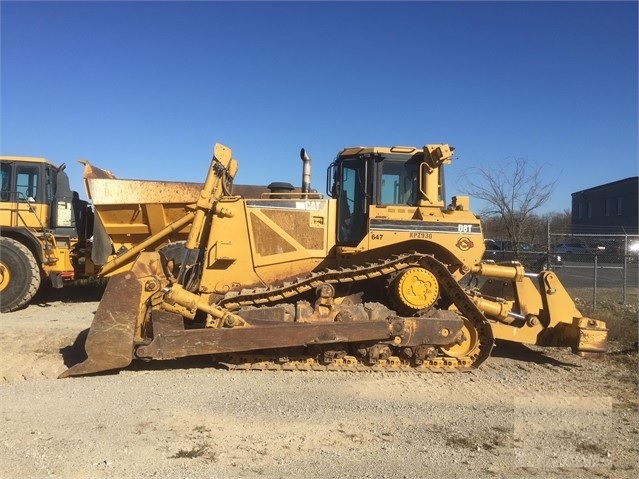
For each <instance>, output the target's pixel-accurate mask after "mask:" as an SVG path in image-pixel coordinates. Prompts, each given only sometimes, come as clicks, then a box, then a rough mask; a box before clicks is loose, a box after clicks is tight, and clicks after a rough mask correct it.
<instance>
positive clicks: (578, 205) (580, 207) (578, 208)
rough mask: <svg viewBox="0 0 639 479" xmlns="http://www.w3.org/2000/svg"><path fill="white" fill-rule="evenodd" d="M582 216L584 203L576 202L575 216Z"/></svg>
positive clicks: (580, 217)
mask: <svg viewBox="0 0 639 479" xmlns="http://www.w3.org/2000/svg"><path fill="white" fill-rule="evenodd" d="M583 217H584V204H583V203H577V218H579V219H582V218H583Z"/></svg>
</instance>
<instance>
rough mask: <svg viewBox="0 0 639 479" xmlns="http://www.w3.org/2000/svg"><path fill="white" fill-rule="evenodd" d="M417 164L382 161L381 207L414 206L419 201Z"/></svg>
mask: <svg viewBox="0 0 639 479" xmlns="http://www.w3.org/2000/svg"><path fill="white" fill-rule="evenodd" d="M418 178H419V169H418V164H417V163H407V162H406V161H393V160H388V159H386V160H384V164H383V166H382V180H381V181H382V184H381V188H380V191H381V195H380V203H381V204H382V205H416V204H417V202H418V200H419V180H418Z"/></svg>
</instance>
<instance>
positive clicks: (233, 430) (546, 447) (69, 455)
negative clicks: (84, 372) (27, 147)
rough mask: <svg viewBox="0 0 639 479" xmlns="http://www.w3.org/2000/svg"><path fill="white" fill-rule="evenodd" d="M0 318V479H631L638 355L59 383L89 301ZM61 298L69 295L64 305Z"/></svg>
mask: <svg viewBox="0 0 639 479" xmlns="http://www.w3.org/2000/svg"><path fill="white" fill-rule="evenodd" d="M85 293H87V295H86V296H84V297H83V300H82V301H79V300H78V297H79V296H81V294H79V295H78V294H75V295H72V298H71V299H69V298H66V299H65V298H62V299H58V298H56V297H55V295H54V296H50V297H48V298H43V299H42V300H41V301H39V302H38V303H37V304H34V305H32V306H29V307H28V308H26V309H24V310H22V311H18V312H16V313H11V314H3V315H2V316H0V326H1V329H0V347H1V348H2V351H3V354H2V358H3V361H2V362H1V364H0V404H2V409H1V412H2V416H1V417H0V421H2V424H3V427H2V429H1V430H0V458H1V460H0V477H29V478H40V477H43V478H44V477H65V478H67V477H68V478H85V477H86V478H107V477H108V478H111V477H119V478H124V479H127V478H146V477H149V478H150V477H173V478H178V479H179V478H199V477H249V478H252V477H256V478H257V477H260V478H263V477H282V478H289V477H331V476H332V477H352V478H366V477H370V478H373V477H375V478H384V477H387V478H414V477H438V478H440V477H441V478H448V477H450V478H453V477H454V478H470V477H473V478H481V477H487V478H511V477H538V478H548V477H559V478H568V477H571V478H572V477H574V478H590V477H592V478H608V477H611V478H634V477H637V475H639V468H638V460H639V447H638V446H637V444H639V426H638V424H639V413H638V400H637V353H636V349H633V344H632V343H631V342H628V341H626V342H623V341H615V342H613V343H612V344H611V348H610V353H609V354H608V355H606V357H605V358H603V359H601V360H587V359H583V358H580V357H578V356H574V355H572V354H571V353H570V352H569V350H567V349H564V348H562V349H542V348H538V347H527V346H523V345H517V344H509V343H498V344H497V346H496V347H495V349H494V354H493V357H492V358H490V359H489V360H488V361H487V362H486V363H484V365H482V367H480V368H479V369H478V370H477V371H474V372H471V373H453V374H434V373H388V372H385V373H368V372H366V373H347V372H285V371H264V372H258V371H225V370H221V369H217V368H215V367H212V364H211V362H210V361H209V360H207V359H206V358H204V359H203V358H196V359H189V360H183V361H171V362H153V363H134V364H133V365H132V366H131V367H130V368H128V369H126V370H124V371H120V372H119V373H115V374H104V375H100V376H95V377H84V378H69V379H61V380H59V379H56V378H57V376H58V374H60V373H61V372H62V371H64V370H65V369H66V368H67V367H68V366H70V365H71V364H74V363H76V362H78V361H80V360H82V357H83V348H82V345H83V342H84V339H85V336H86V332H87V330H88V328H89V327H90V324H91V320H92V317H93V313H94V312H95V310H96V308H97V305H98V303H97V300H98V299H99V297H98V298H96V297H93V296H91V294H92V293H93V292H91V291H85ZM66 294H71V292H68V293H66Z"/></svg>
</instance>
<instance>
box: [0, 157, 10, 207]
mask: <svg viewBox="0 0 639 479" xmlns="http://www.w3.org/2000/svg"><path fill="white" fill-rule="evenodd" d="M0 178H1V180H2V184H1V187H2V188H1V189H0V201H10V198H9V193H10V192H11V164H9V163H2V165H1V166H0Z"/></svg>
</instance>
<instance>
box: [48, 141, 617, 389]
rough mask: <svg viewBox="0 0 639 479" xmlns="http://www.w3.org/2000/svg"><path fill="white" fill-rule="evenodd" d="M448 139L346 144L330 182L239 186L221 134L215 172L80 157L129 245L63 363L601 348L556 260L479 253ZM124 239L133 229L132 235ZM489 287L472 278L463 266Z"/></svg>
mask: <svg viewBox="0 0 639 479" xmlns="http://www.w3.org/2000/svg"><path fill="white" fill-rule="evenodd" d="M453 150H454V148H453V147H451V146H449V145H446V144H435V145H426V146H424V147H423V148H415V147H404V146H396V147H391V148H380V147H356V148H346V149H343V150H342V151H340V152H339V154H338V155H337V157H336V159H335V161H334V162H333V163H332V164H331V165H330V167H329V168H328V172H327V184H326V195H324V194H320V193H317V192H316V191H315V190H312V189H311V187H310V166H311V159H310V157H309V156H308V154H307V153H306V152H305V151H304V150H302V151H301V154H300V156H301V158H302V160H303V169H302V187H301V188H293V187H292V186H291V187H286V185H282V184H273V185H271V186H273V187H272V188H271V190H267V191H262V192H259V189H255V188H252V189H251V188H247V187H240V186H239V185H237V186H235V187H234V186H233V180H234V178H235V175H236V173H237V170H238V163H237V161H236V160H235V159H234V158H233V156H232V152H231V150H230V149H229V148H227V147H225V146H223V145H220V144H217V145H215V148H214V154H213V159H212V161H211V165H210V168H209V170H208V175H207V177H206V181H205V183H204V184H203V185H195V184H188V183H168V182H152V181H136V180H116V179H115V178H112V177H108V175H103V174H100V171H101V170H99V169H98V168H95V167H92V166H91V165H89V164H87V165H86V171H87V173H85V179H86V184H87V189H88V192H89V196H90V197H91V199H92V201H93V205H94V208H95V210H96V214H97V215H98V217H99V219H100V224H101V225H103V227H104V230H105V231H106V233H107V235H108V236H109V237H110V238H111V239H112V240H113V241H115V242H117V243H118V244H121V245H122V246H121V248H120V250H121V251H119V254H118V255H117V256H115V257H113V258H112V259H111V260H109V261H108V262H107V263H106V264H105V265H104V267H103V269H102V273H103V274H107V275H111V279H110V281H109V284H108V286H107V288H106V291H105V294H104V296H103V299H102V301H101V302H100V305H99V307H98V309H97V312H96V314H95V318H94V320H93V324H92V326H91V329H90V331H89V334H88V337H87V340H86V345H85V348H86V352H87V359H86V360H85V361H84V362H82V363H79V364H76V365H74V366H72V367H71V368H69V369H68V370H67V371H65V372H64V373H63V374H62V375H61V377H67V376H78V375H85V374H91V373H96V372H101V371H107V370H114V369H119V368H124V367H126V366H128V365H129V364H130V363H131V362H132V361H133V360H134V359H143V360H154V359H173V358H181V357H187V356H193V355H211V356H212V357H213V358H214V360H215V361H217V362H219V363H222V364H224V365H226V366H227V367H229V368H263V369H271V368H280V369H347V370H360V369H369V368H372V369H383V370H398V369H399V370H401V369H414V370H419V371H466V370H471V369H472V368H475V367H477V366H479V365H480V364H481V363H482V362H483V361H485V360H486V359H487V358H488V357H489V356H490V352H491V349H492V348H493V344H494V340H495V339H496V338H498V339H505V340H509V341H515V342H523V343H530V344H537V345H542V346H567V347H571V348H572V350H573V352H575V353H579V354H582V355H589V354H590V355H597V354H601V353H603V352H605V350H606V337H607V330H606V327H605V324H604V323H603V322H601V321H597V320H594V319H590V318H585V317H583V316H582V315H581V313H580V312H579V311H578V310H577V308H576V307H575V305H574V303H573V301H572V300H571V298H570V296H569V295H568V293H567V292H566V290H565V289H564V287H563V286H562V284H561V283H560V281H559V280H558V278H557V276H556V275H555V274H554V273H553V272H549V271H544V272H541V273H528V272H525V271H524V269H523V267H522V266H521V265H520V264H519V263H508V264H494V263H482V261H481V260H482V256H483V254H484V238H483V235H482V229H481V223H480V219H479V217H478V216H476V215H475V214H473V213H472V212H471V211H470V208H469V199H468V198H467V197H461V196H458V197H454V198H452V201H451V202H450V204H447V203H446V201H445V198H444V165H445V164H448V163H450V161H451V159H452V155H453ZM126 238H128V239H129V242H128V243H127V241H125V239H126ZM471 274H472V275H477V276H478V277H482V278H484V280H485V281H484V282H483V286H482V288H479V289H477V288H473V289H469V288H464V287H463V286H462V284H463V282H462V281H461V280H462V279H463V278H464V277H465V276H467V275H471Z"/></svg>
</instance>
